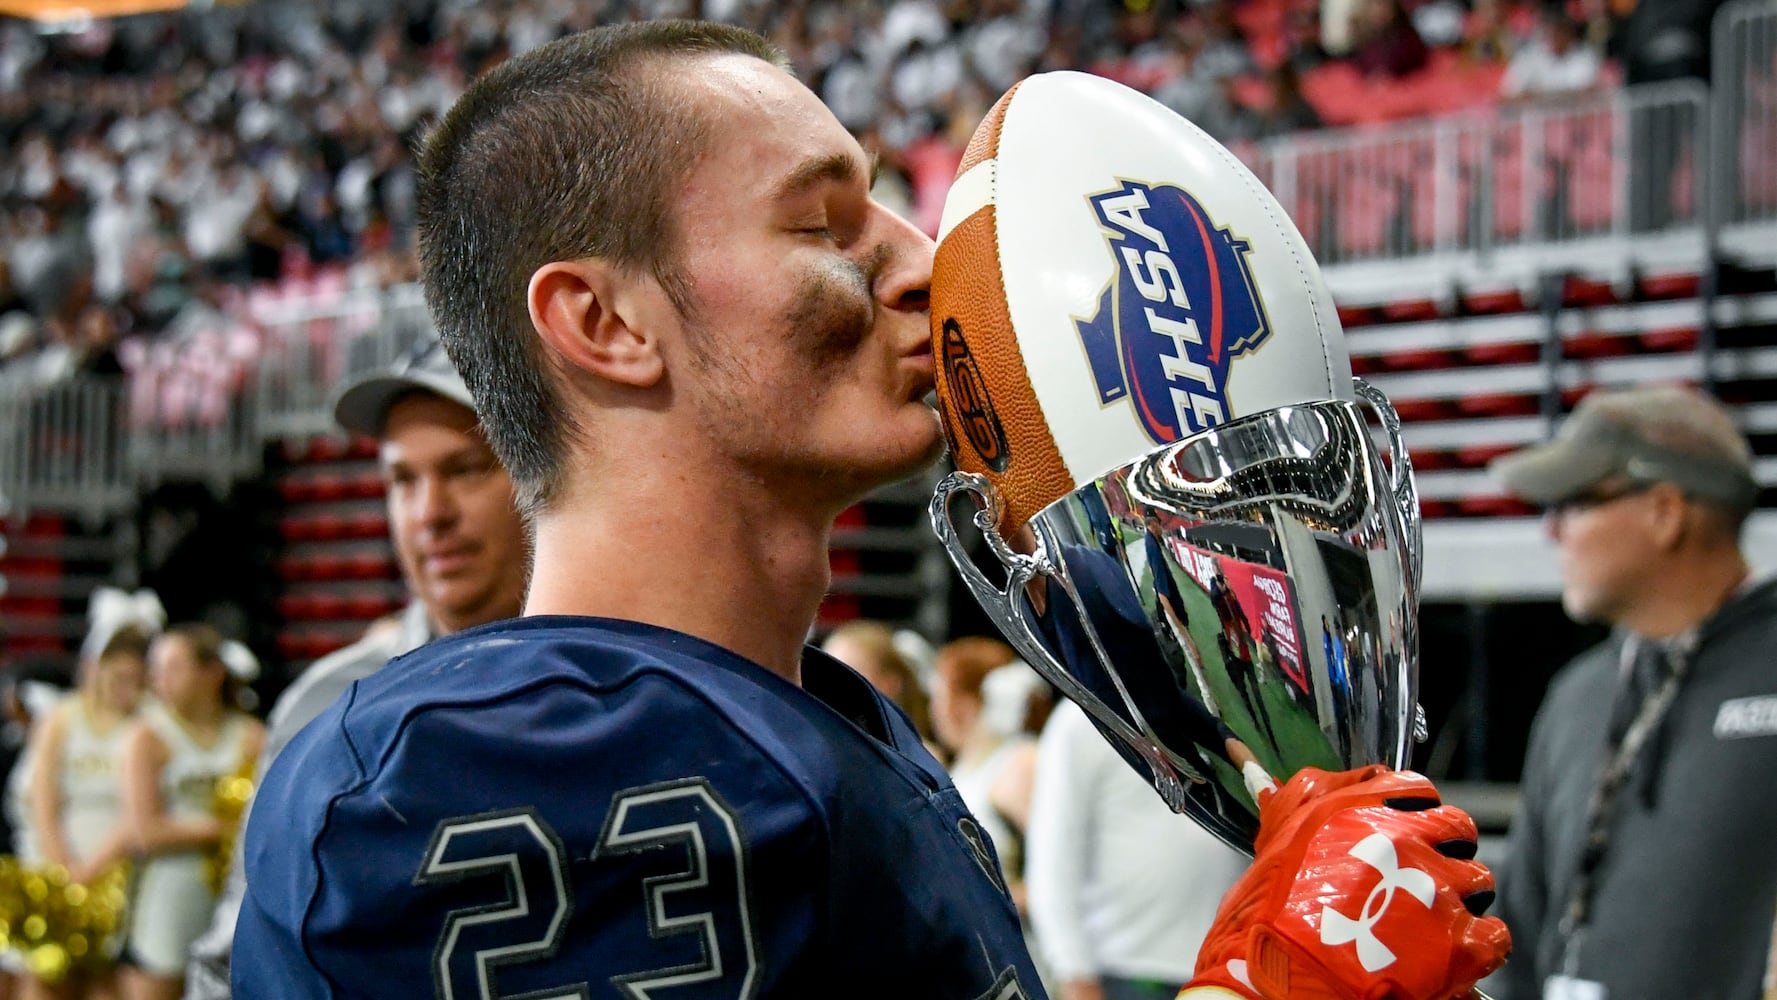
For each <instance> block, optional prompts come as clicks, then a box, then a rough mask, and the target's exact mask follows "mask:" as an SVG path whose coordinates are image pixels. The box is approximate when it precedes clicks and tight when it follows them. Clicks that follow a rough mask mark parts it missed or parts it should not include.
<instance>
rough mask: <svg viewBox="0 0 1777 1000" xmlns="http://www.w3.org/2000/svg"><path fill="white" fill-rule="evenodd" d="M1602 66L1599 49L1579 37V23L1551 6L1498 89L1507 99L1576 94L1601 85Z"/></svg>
mask: <svg viewBox="0 0 1777 1000" xmlns="http://www.w3.org/2000/svg"><path fill="white" fill-rule="evenodd" d="M1603 69H1604V62H1603V59H1602V58H1601V57H1600V55H1599V53H1598V50H1597V49H1594V48H1593V47H1592V46H1590V45H1588V44H1586V43H1585V42H1584V41H1583V40H1582V39H1581V38H1580V30H1579V26H1578V25H1576V24H1575V23H1573V21H1572V20H1570V19H1569V18H1568V17H1567V14H1566V13H1565V12H1563V11H1562V10H1559V9H1557V8H1553V7H1551V8H1548V9H1547V10H1546V11H1545V12H1544V14H1543V22H1542V30H1541V31H1540V32H1539V33H1538V34H1537V36H1536V37H1535V38H1533V39H1531V41H1530V42H1529V43H1527V44H1526V45H1524V46H1523V47H1522V48H1520V49H1519V50H1518V51H1517V54H1515V55H1513V56H1512V60H1511V62H1510V64H1508V65H1507V66H1506V74H1505V76H1504V77H1503V78H1502V79H1501V80H1500V81H1499V93H1500V96H1501V97H1504V98H1506V99H1507V100H1527V99H1532V98H1538V97H1551V96H1557V95H1563V94H1577V93H1581V92H1584V91H1587V90H1591V89H1593V88H1594V87H1596V86H1598V83H1599V80H1600V79H1601V76H1602V73H1603Z"/></svg>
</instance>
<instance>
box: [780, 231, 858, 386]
mask: <svg viewBox="0 0 1777 1000" xmlns="http://www.w3.org/2000/svg"><path fill="white" fill-rule="evenodd" d="M874 313H875V310H874V309H873V307H872V300H871V298H870V282H869V279H868V277H867V276H866V275H865V273H864V271H863V269H862V268H860V267H858V265H856V264H855V263H853V262H851V261H845V260H841V261H834V262H832V263H830V264H829V266H827V267H826V268H824V269H822V270H819V271H817V272H816V273H814V274H811V275H809V276H808V277H807V278H806V279H804V280H803V282H802V284H801V286H800V287H799V288H798V289H797V293H796V300H795V301H794V302H792V303H791V304H790V308H789V310H788V311H787V312H786V313H785V315H784V319H783V323H784V328H785V329H786V330H787V331H788V332H789V335H790V344H791V346H792V348H793V349H794V350H795V353H796V354H798V355H799V356H801V357H802V358H804V359H806V363H807V364H808V365H809V367H811V368H813V369H814V371H815V373H816V374H817V375H819V374H821V373H823V372H828V371H831V370H832V369H834V368H837V367H839V366H840V365H841V364H842V363H843V362H845V360H846V359H848V358H850V357H851V356H852V355H854V354H856V353H857V352H858V349H859V348H860V347H862V346H863V344H864V341H865V340H866V339H867V338H868V337H869V335H870V326H871V320H872V319H873V317H874Z"/></svg>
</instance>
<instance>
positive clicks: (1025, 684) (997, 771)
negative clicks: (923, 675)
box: [932, 637, 1041, 907]
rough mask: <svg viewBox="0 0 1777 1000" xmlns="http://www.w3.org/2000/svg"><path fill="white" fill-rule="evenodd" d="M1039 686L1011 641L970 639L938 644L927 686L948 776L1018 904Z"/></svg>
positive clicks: (1033, 765) (1021, 896)
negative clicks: (1032, 713)
mask: <svg viewBox="0 0 1777 1000" xmlns="http://www.w3.org/2000/svg"><path fill="white" fill-rule="evenodd" d="M1005 668H1010V669H1008V670H1007V671H1006V673H1004V674H999V676H998V677H997V679H996V680H995V682H994V683H991V684H990V683H989V679H990V678H992V677H994V676H995V675H996V674H998V672H999V671H1001V670H1002V669H1005ZM1040 684H1041V681H1040V680H1038V679H1037V677H1036V673H1035V672H1034V671H1032V670H1031V669H1030V668H1029V667H1028V666H1025V665H1024V664H1023V663H1022V662H1021V661H1019V660H1018V659H1017V657H1016V655H1015V654H1014V653H1013V652H1012V647H1010V646H1008V645H1006V644H1005V643H1003V642H1001V641H999V640H998V639H987V638H982V637H972V638H966V639H956V640H953V641H951V642H949V643H946V644H945V645H944V646H943V647H942V648H940V649H939V650H938V660H937V675H936V677H935V678H934V682H933V685H932V728H933V729H934V730H935V731H936V732H937V735H938V742H939V743H940V744H941V745H942V746H943V748H944V749H945V751H946V752H947V754H948V756H949V766H950V776H951V780H952V781H954V782H955V783H956V790H957V792H958V793H959V794H961V795H962V798H963V802H964V804H966V805H967V806H968V807H969V812H970V813H972V814H974V817H975V820H976V822H978V823H980V825H981V829H982V832H984V833H986V834H987V836H988V838H989V839H990V840H991V841H992V842H993V845H994V847H995V849H996V850H997V852H998V853H999V858H1000V865H1001V868H1002V870H1003V871H1004V872H1005V873H1006V876H1007V878H1006V882H1007V884H1008V885H1009V886H1012V887H1013V897H1014V899H1017V900H1018V901H1019V905H1020V906H1021V907H1022V905H1023V889H1022V879H1021V877H1020V874H1019V873H1020V872H1021V871H1022V870H1023V846H1022V845H1023V839H1024V824H1025V821H1026V820H1027V819H1028V818H1029V812H1030V782H1031V776H1032V773H1033V770H1034V768H1035V766H1036V751H1037V747H1036V741H1035V740H1034V739H1032V738H1031V737H1030V735H1029V733H1028V732H1027V731H1026V723H1027V721H1028V713H1029V710H1030V707H1031V702H1030V699H1031V696H1032V695H1034V694H1035V693H1036V691H1037V690H1038V688H1039V686H1040Z"/></svg>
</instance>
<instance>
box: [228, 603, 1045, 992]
mask: <svg viewBox="0 0 1777 1000" xmlns="http://www.w3.org/2000/svg"><path fill="white" fill-rule="evenodd" d="M803 685H804V686H803V687H801V688H798V687H796V686H795V685H793V684H790V683H788V682H787V681H785V680H783V679H782V678H780V677H778V676H776V675H775V674H772V673H770V672H769V671H767V670H765V669H764V668H762V667H760V666H758V665H756V664H753V663H751V662H749V661H747V660H744V659H742V658H740V657H738V656H735V655H734V654H732V653H729V652H727V651H726V650H723V649H721V648H719V647H716V646H713V645H711V644H709V643H706V642H703V641H701V640H698V639H694V638H691V637H689V636H686V635H682V634H679V633H676V632H671V631H667V630H664V629H659V628H654V627H651V626H647V625H640V624H635V623H631V622H619V621H610V620H603V619H589V618H532V619H523V620H517V621H512V622H503V623H499V624H496V625H490V626H486V627H483V628H478V629H473V630H471V631H468V632H464V633H460V634H458V635H456V636H452V637H450V638H448V639H444V640H441V641H439V642H435V643H433V644H431V645H429V646H426V647H423V648H421V649H420V650H418V651H416V652H413V653H410V654H408V655H407V656H405V657H402V658H400V659H398V660H395V661H394V662H393V663H391V664H390V665H389V666H388V667H386V668H384V669H383V670H382V671H380V672H379V673H377V674H376V675H375V676H373V677H371V678H369V679H366V680H363V681H360V682H358V683H357V684H356V685H354V686H353V688H352V689H351V690H349V691H348V692H347V693H346V695H345V696H344V697H343V698H341V699H340V701H339V702H338V703H336V704H335V705H334V706H333V707H332V708H331V709H329V710H328V711H327V712H326V713H324V714H323V715H322V716H321V717H320V718H318V719H317V720H316V721H315V723H314V724H312V725H310V726H309V727H308V728H307V729H305V730H304V731H303V732H302V733H301V735H299V736H298V737H297V738H296V739H295V740H294V741H293V742H292V743H291V744H290V746H289V748H288V749H287V750H285V751H284V752H283V753H282V754H281V755H279V757H278V759H277V762H276V763H275V764H274V765H273V766H272V768H271V770H270V772H269V773H267V774H266V776H265V780H264V782H263V785H262V787H261V788H260V790H259V793H258V797H257V798H256V800H255V802H254V805H253V811H252V819H251V821H250V823H249V825H248V830H247V835H246V847H245V861H246V866H247V882H248V890H247V897H246V900H245V903H244V905H243V907H242V909H241V915H240V923H239V926H238V929H237V930H236V934H235V950H234V965H233V969H234V971H233V976H234V993H235V995H236V996H241V997H253V998H255V1000H261V998H264V1000H274V998H285V997H303V998H312V997H341V998H344V997H367V998H368V997H375V998H393V997H403V998H405V997H416V996H425V995H431V996H434V997H437V998H439V1000H447V998H448V1000H481V998H494V997H509V998H518V997H524V998H536V1000H542V998H568V997H585V998H618V997H623V998H629V1000H702V998H718V997H720V998H731V997H732V998H742V997H818V996H833V995H845V996H851V997H883V998H890V997H893V998H896V1000H905V998H906V997H915V996H917V997H936V998H952V997H953V998H959V1000H967V998H977V997H980V998H994V1000H1009V998H1012V997H1019V996H1025V997H1040V996H1041V995H1042V987H1041V986H1040V984H1039V983H1038V981H1037V978H1036V975H1035V972H1034V970H1033V968H1032V966H1031V962H1030V957H1029V955H1028V953H1027V952H1026V950H1025V946H1024V941H1023V937H1022V935H1021V933H1020V930H1019V925H1018V918H1017V913H1016V911H1015V910H1014V908H1013V906H1012V903H1011V901H1010V899H1009V898H1008V897H1007V895H1006V892H1005V889H1004V887H1003V886H1002V885H1001V884H1000V882H999V874H998V872H999V867H998V860H997V859H996V857H995V856H994V853H993V849H992V847H991V846H990V844H989V843H988V842H987V840H986V838H985V837H984V836H983V835H982V834H981V832H980V828H979V827H978V826H977V825H976V824H975V821H974V820H973V818H971V817H970V816H969V814H968V811H967V810H966V809H965V808H964V807H963V804H962V800H961V798H960V797H959V796H958V795H957V793H956V790H955V788H953V787H952V786H951V784H950V780H949V778H948V777H947V776H946V775H945V773H944V771H943V770H942V769H941V768H940V766H939V765H938V763H937V762H936V761H935V760H933V759H932V757H931V755H930V754H928V753H927V752H926V751H925V749H924V747H923V746H922V745H921V743H920V741H919V737H918V736H917V735H916V734H915V732H914V730H913V728H912V726H911V725H910V724H909V723H908V721H907V719H906V717H905V716H904V715H902V714H901V713H900V711H899V710H898V709H896V708H895V707H894V706H893V705H892V704H890V703H888V702H887V701H885V700H884V699H883V698H882V697H881V696H880V695H878V694H877V693H876V691H875V690H874V689H873V688H872V687H871V686H870V685H869V684H868V683H867V682H865V681H864V680H863V679H862V678H860V677H859V676H858V675H856V674H854V673H852V672H851V671H850V670H848V669H847V668H845V667H843V666H841V665H840V664H839V663H837V662H836V661H833V660H831V659H829V658H827V657H826V656H824V655H823V654H821V653H819V652H817V651H812V650H811V651H810V652H809V653H808V655H807V657H806V659H805V663H804V666H803Z"/></svg>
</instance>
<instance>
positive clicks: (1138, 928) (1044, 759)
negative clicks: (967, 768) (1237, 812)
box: [1025, 702, 1248, 1000]
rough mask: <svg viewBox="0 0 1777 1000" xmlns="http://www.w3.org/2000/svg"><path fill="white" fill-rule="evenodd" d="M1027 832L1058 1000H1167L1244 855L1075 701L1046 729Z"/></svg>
mask: <svg viewBox="0 0 1777 1000" xmlns="http://www.w3.org/2000/svg"><path fill="white" fill-rule="evenodd" d="M1027 842H1028V845H1029V857H1028V864H1027V865H1026V870H1025V878H1026V885H1027V887H1028V891H1029V897H1030V915H1031V921H1032V923H1033V924H1034V926H1035V930H1036V937H1037V940H1038V941H1039V942H1040V943H1041V945H1042V947H1043V957H1044V959H1045V961H1046V963H1047V965H1048V967H1049V970H1050V972H1051V973H1052V974H1053V975H1054V977H1055V979H1056V980H1057V981H1058V982H1059V985H1060V988H1059V990H1058V991H1057V992H1058V1000H1172V998H1173V997H1174V996H1175V995H1177V993H1178V991H1179V989H1180V988H1181V987H1182V986H1183V984H1184V983H1185V982H1186V981H1188V980H1189V979H1190V978H1191V973H1192V970H1193V967H1194V966H1195V964H1196V959H1197V949H1198V948H1199V947H1200V946H1201V945H1202V944H1203V936H1204V934H1206V933H1207V932H1208V930H1209V926H1210V924H1211V922H1212V921H1213V920H1214V918H1215V913H1216V907H1217V906H1218V905H1220V902H1221V898H1222V895H1223V894H1224V893H1225V892H1227V890H1228V887H1229V886H1231V885H1233V884H1234V880H1235V879H1236V878H1238V877H1239V876H1240V873H1241V872H1243V871H1245V870H1246V867H1247V863H1248V861H1247V858H1246V857H1245V856H1244V855H1242V854H1240V853H1239V852H1238V851H1235V850H1234V849H1233V848H1231V847H1228V846H1227V845H1226V844H1223V843H1222V842H1221V841H1219V840H1217V839H1216V838H1215V836H1214V835H1212V834H1210V833H1209V832H1208V831H1207V830H1204V829H1203V828H1202V827H1200V826H1198V825H1197V824H1196V822H1194V821H1193V820H1191V819H1190V818H1188V817H1185V816H1181V815H1179V814H1177V813H1175V812H1173V811H1172V810H1171V809H1169V808H1167V806H1166V803H1165V802H1164V801H1163V800H1162V799H1161V798H1160V796H1159V794H1158V793H1156V792H1155V791H1154V789H1153V787H1152V786H1151V785H1149V784H1148V782H1147V780H1146V779H1144V778H1142V777H1141V776H1140V775H1138V774H1137V773H1136V772H1135V770H1134V769H1133V768H1131V767H1130V766H1129V764H1128V763H1127V762H1125V761H1124V760H1123V758H1122V757H1121V756H1119V755H1118V753H1117V751H1116V750H1114V749H1112V748H1111V745H1110V743H1109V742H1107V741H1106V740H1105V738H1104V737H1103V736H1101V735H1099V732H1098V730H1097V728H1096V727H1094V726H1093V725H1092V723H1091V721H1090V720H1089V719H1088V718H1087V717H1086V713H1085V712H1084V711H1082V710H1081V709H1080V708H1079V706H1077V705H1075V704H1073V703H1072V702H1068V703H1066V704H1063V705H1060V706H1058V707H1057V708H1056V710H1055V714H1054V715H1053V716H1051V717H1050V719H1049V724H1048V726H1047V727H1046V728H1045V729H1044V730H1043V737H1042V741H1041V744H1040V748H1039V750H1038V754H1037V764H1036V785H1035V789H1034V791H1033V793H1032V795H1031V808H1030V829H1029V836H1028V840H1027Z"/></svg>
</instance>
